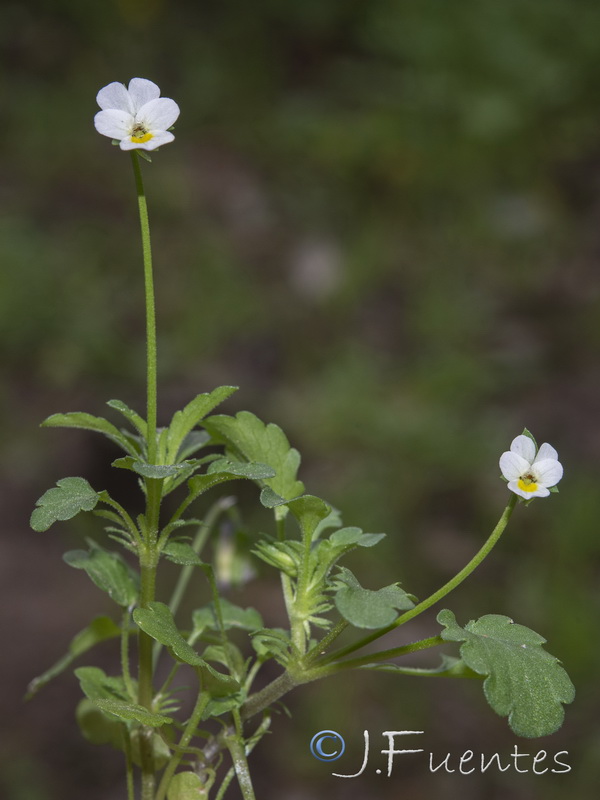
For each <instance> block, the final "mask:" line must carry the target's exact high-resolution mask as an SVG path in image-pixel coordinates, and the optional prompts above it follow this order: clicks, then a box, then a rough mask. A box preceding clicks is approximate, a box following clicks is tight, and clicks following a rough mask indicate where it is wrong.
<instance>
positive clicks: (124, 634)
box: [121, 608, 136, 701]
mask: <svg viewBox="0 0 600 800" xmlns="http://www.w3.org/2000/svg"><path fill="white" fill-rule="evenodd" d="M121 671H122V673H123V680H124V682H125V687H126V688H127V694H128V695H129V697H131V699H132V700H133V701H135V699H136V693H135V687H134V685H133V681H132V680H131V672H130V670H129V609H128V608H125V609H123V617H122V620H121Z"/></svg>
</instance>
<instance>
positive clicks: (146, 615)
mask: <svg viewBox="0 0 600 800" xmlns="http://www.w3.org/2000/svg"><path fill="white" fill-rule="evenodd" d="M133 619H134V622H135V623H136V625H138V626H139V627H140V628H141V629H142V630H143V631H144V633H147V634H148V636H151V637H152V638H153V639H156V641H157V642H160V643H161V644H163V645H165V647H167V648H168V650H169V652H170V653H171V655H172V656H173V658H175V659H177V660H178V661H183V662H184V663H186V664H190V665H191V666H192V667H200V666H205V662H204V660H203V659H202V658H200V656H199V655H198V653H197V652H196V651H195V650H194V648H193V647H191V646H190V645H189V644H188V643H187V642H186V640H185V639H184V638H183V636H182V635H181V634H180V633H179V630H178V628H177V625H176V624H175V620H174V619H173V614H172V613H171V610H170V608H169V607H168V606H167V605H165V604H164V603H159V602H153V603H150V605H149V606H148V608H136V609H135V611H134V612H133Z"/></svg>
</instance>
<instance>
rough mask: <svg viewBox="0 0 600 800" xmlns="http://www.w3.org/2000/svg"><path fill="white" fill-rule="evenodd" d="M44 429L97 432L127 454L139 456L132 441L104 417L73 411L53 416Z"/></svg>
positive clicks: (44, 424) (44, 425)
mask: <svg viewBox="0 0 600 800" xmlns="http://www.w3.org/2000/svg"><path fill="white" fill-rule="evenodd" d="M42 427H43V428H80V429H81V430H86V431H96V432H97V433H102V434H104V436H107V437H108V438H109V439H110V440H111V441H112V442H114V443H115V444H118V445H119V447H122V448H123V450H125V452H126V453H129V454H130V455H133V456H135V455H137V452H136V449H135V447H134V446H133V444H132V442H131V440H130V439H128V438H127V436H125V435H124V434H123V433H122V432H121V431H120V430H119V429H118V428H115V426H114V425H113V424H112V422H109V421H108V420H107V419H104V417H95V416H94V415H93V414H87V413H85V412H84V411H72V412H70V413H68V414H52V416H50V417H48V419H45V420H44V421H43V422H42Z"/></svg>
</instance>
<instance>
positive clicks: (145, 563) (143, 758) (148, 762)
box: [138, 552, 156, 800]
mask: <svg viewBox="0 0 600 800" xmlns="http://www.w3.org/2000/svg"><path fill="white" fill-rule="evenodd" d="M153 555H154V554H153V552H151V553H148V552H145V553H143V559H142V562H141V578H142V581H141V590H140V608H148V606H149V604H150V603H151V602H152V601H153V600H154V590H155V582H156V557H154V558H153V557H152V556H153ZM153 644H154V640H153V639H151V638H150V636H148V634H147V633H144V631H142V630H141V629H140V631H139V634H138V659H139V668H138V703H139V704H140V705H141V706H144V708H147V709H148V710H152V702H153V700H154V688H153V684H152V673H153V668H152V647H153ZM153 737H154V731H153V729H152V728H150V727H146V728H143V729H142V736H141V737H140V763H141V768H142V800H154V785H155V784H154V751H153Z"/></svg>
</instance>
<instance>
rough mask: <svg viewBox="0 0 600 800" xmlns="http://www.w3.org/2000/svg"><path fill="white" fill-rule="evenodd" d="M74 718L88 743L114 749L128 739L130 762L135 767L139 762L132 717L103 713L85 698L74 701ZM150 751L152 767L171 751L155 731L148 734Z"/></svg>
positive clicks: (138, 732)
mask: <svg viewBox="0 0 600 800" xmlns="http://www.w3.org/2000/svg"><path fill="white" fill-rule="evenodd" d="M75 717H76V720H77V724H78V725H79V729H80V730H81V733H82V735H83V736H84V737H85V738H86V739H87V740H88V742H91V743H92V744H108V745H111V747H114V748H115V749H117V750H122V751H125V749H126V740H127V738H128V739H129V742H130V746H131V758H132V761H133V763H134V764H136V765H137V766H140V765H141V756H140V735H141V729H140V728H139V726H138V725H137V721H136V720H125V719H123V718H121V717H119V716H118V715H113V714H110V713H108V714H107V713H105V711H101V710H100V708H99V707H98V705H97V704H96V703H95V702H93V701H92V700H89V699H88V698H87V697H84V698H83V700H81V701H80V702H79V703H78V705H77V709H76V711H75ZM134 723H135V724H134ZM154 727H156V726H154ZM160 727H161V728H162V730H161V734H163V735H165V728H164V726H160ZM152 750H153V756H154V766H155V768H156V769H157V770H159V769H162V768H163V767H164V765H165V764H166V763H167V761H168V760H169V758H170V755H171V751H170V750H169V746H168V744H167V743H166V742H165V740H164V739H163V737H162V736H161V735H160V734H159V733H154V734H153V735H152Z"/></svg>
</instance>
